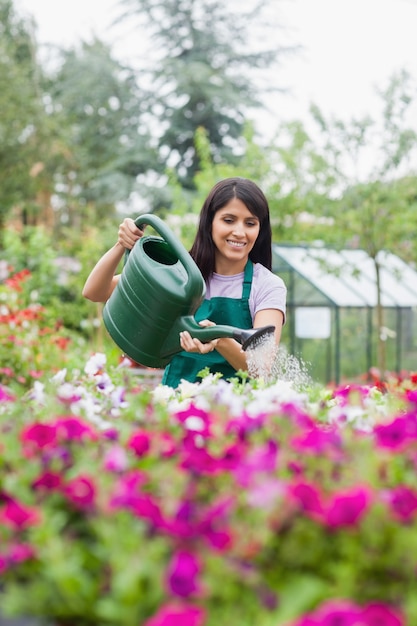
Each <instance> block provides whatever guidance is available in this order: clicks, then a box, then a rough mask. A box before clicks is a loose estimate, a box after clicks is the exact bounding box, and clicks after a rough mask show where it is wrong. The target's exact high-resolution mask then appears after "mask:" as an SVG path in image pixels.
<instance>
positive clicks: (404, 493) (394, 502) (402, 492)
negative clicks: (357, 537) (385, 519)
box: [386, 485, 417, 522]
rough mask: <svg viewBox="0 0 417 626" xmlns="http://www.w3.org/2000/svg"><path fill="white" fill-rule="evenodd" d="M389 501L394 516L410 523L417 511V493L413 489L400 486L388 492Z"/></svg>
mask: <svg viewBox="0 0 417 626" xmlns="http://www.w3.org/2000/svg"><path fill="white" fill-rule="evenodd" d="M386 495H387V500H388V503H389V505H390V507H391V511H392V513H393V514H394V516H395V517H396V518H397V519H399V520H400V521H402V522H409V521H410V520H411V519H412V518H413V517H414V515H415V513H416V511H417V492H416V490H415V489H411V487H407V486H405V485H400V486H398V487H395V488H394V489H391V490H390V491H388V492H387V494H386Z"/></svg>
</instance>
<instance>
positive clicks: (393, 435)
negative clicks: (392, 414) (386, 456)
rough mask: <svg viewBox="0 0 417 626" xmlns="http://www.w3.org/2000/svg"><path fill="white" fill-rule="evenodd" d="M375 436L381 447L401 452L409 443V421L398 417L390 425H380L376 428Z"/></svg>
mask: <svg viewBox="0 0 417 626" xmlns="http://www.w3.org/2000/svg"><path fill="white" fill-rule="evenodd" d="M374 434H375V440H376V444H377V445H378V446H379V447H381V448H389V449H390V450H399V449H401V448H403V447H404V445H405V444H406V443H407V441H408V428H407V419H406V418H405V417H397V418H395V419H394V420H393V421H392V422H390V423H389V424H378V425H377V426H375V428H374Z"/></svg>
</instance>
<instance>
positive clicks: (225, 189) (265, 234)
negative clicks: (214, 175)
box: [190, 177, 272, 280]
mask: <svg viewBox="0 0 417 626" xmlns="http://www.w3.org/2000/svg"><path fill="white" fill-rule="evenodd" d="M233 198H238V199H239V200H241V201H242V202H243V203H244V204H245V205H246V206H247V208H248V209H249V211H250V212H251V213H252V215H255V216H256V217H257V218H258V219H259V223H260V228H259V235H258V237H257V239H256V242H255V245H254V246H253V248H252V250H251V251H250V253H249V258H250V259H251V261H253V263H262V265H264V266H265V267H267V268H268V269H269V270H270V269H272V250H271V245H272V233H271V222H270V218H269V206H268V201H267V199H266V197H265V195H264V193H263V191H262V190H261V189H260V188H259V187H258V186H257V185H256V184H255V183H254V182H253V181H251V180H248V179H247V178H239V177H236V178H225V179H224V180H221V181H220V182H218V183H217V184H216V185H215V186H214V187H213V188H212V190H211V191H210V193H209V195H208V196H207V198H206V200H205V202H204V204H203V207H202V209H201V213H200V221H199V224H198V230H197V234H196V237H195V240H194V243H193V245H192V248H191V250H190V254H191V256H192V257H193V259H194V261H195V262H196V263H197V265H198V267H199V268H200V271H201V273H202V275H203V277H204V279H205V280H207V279H208V278H209V277H210V276H211V274H212V273H213V272H214V267H215V265H214V264H215V254H214V253H215V246H214V243H213V238H212V235H211V230H212V224H213V218H214V215H215V214H216V213H217V211H219V209H222V208H223V207H224V206H226V204H228V202H230V200H232V199H233Z"/></svg>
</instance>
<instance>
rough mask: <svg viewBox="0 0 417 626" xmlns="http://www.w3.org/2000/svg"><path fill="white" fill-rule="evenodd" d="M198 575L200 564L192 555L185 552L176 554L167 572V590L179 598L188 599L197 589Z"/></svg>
mask: <svg viewBox="0 0 417 626" xmlns="http://www.w3.org/2000/svg"><path fill="white" fill-rule="evenodd" d="M199 573H200V564H199V562H198V560H197V558H196V557H195V555H194V554H192V553H191V552H186V551H185V550H181V551H179V552H176V553H175V554H174V556H173V558H172V560H171V563H170V564H169V567H168V571H167V583H168V587H169V590H170V591H171V593H172V594H174V595H175V596H178V597H180V598H188V597H190V596H191V595H193V594H195V593H196V592H197V591H198V589H199V585H198V580H197V578H198V575H199Z"/></svg>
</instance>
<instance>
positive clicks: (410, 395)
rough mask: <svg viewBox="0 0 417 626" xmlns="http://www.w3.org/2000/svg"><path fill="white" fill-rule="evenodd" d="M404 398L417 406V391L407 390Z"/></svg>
mask: <svg viewBox="0 0 417 626" xmlns="http://www.w3.org/2000/svg"><path fill="white" fill-rule="evenodd" d="M405 396H406V398H407V400H408V402H409V403H410V404H415V405H416V406H417V389H407V391H406V392H405Z"/></svg>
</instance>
